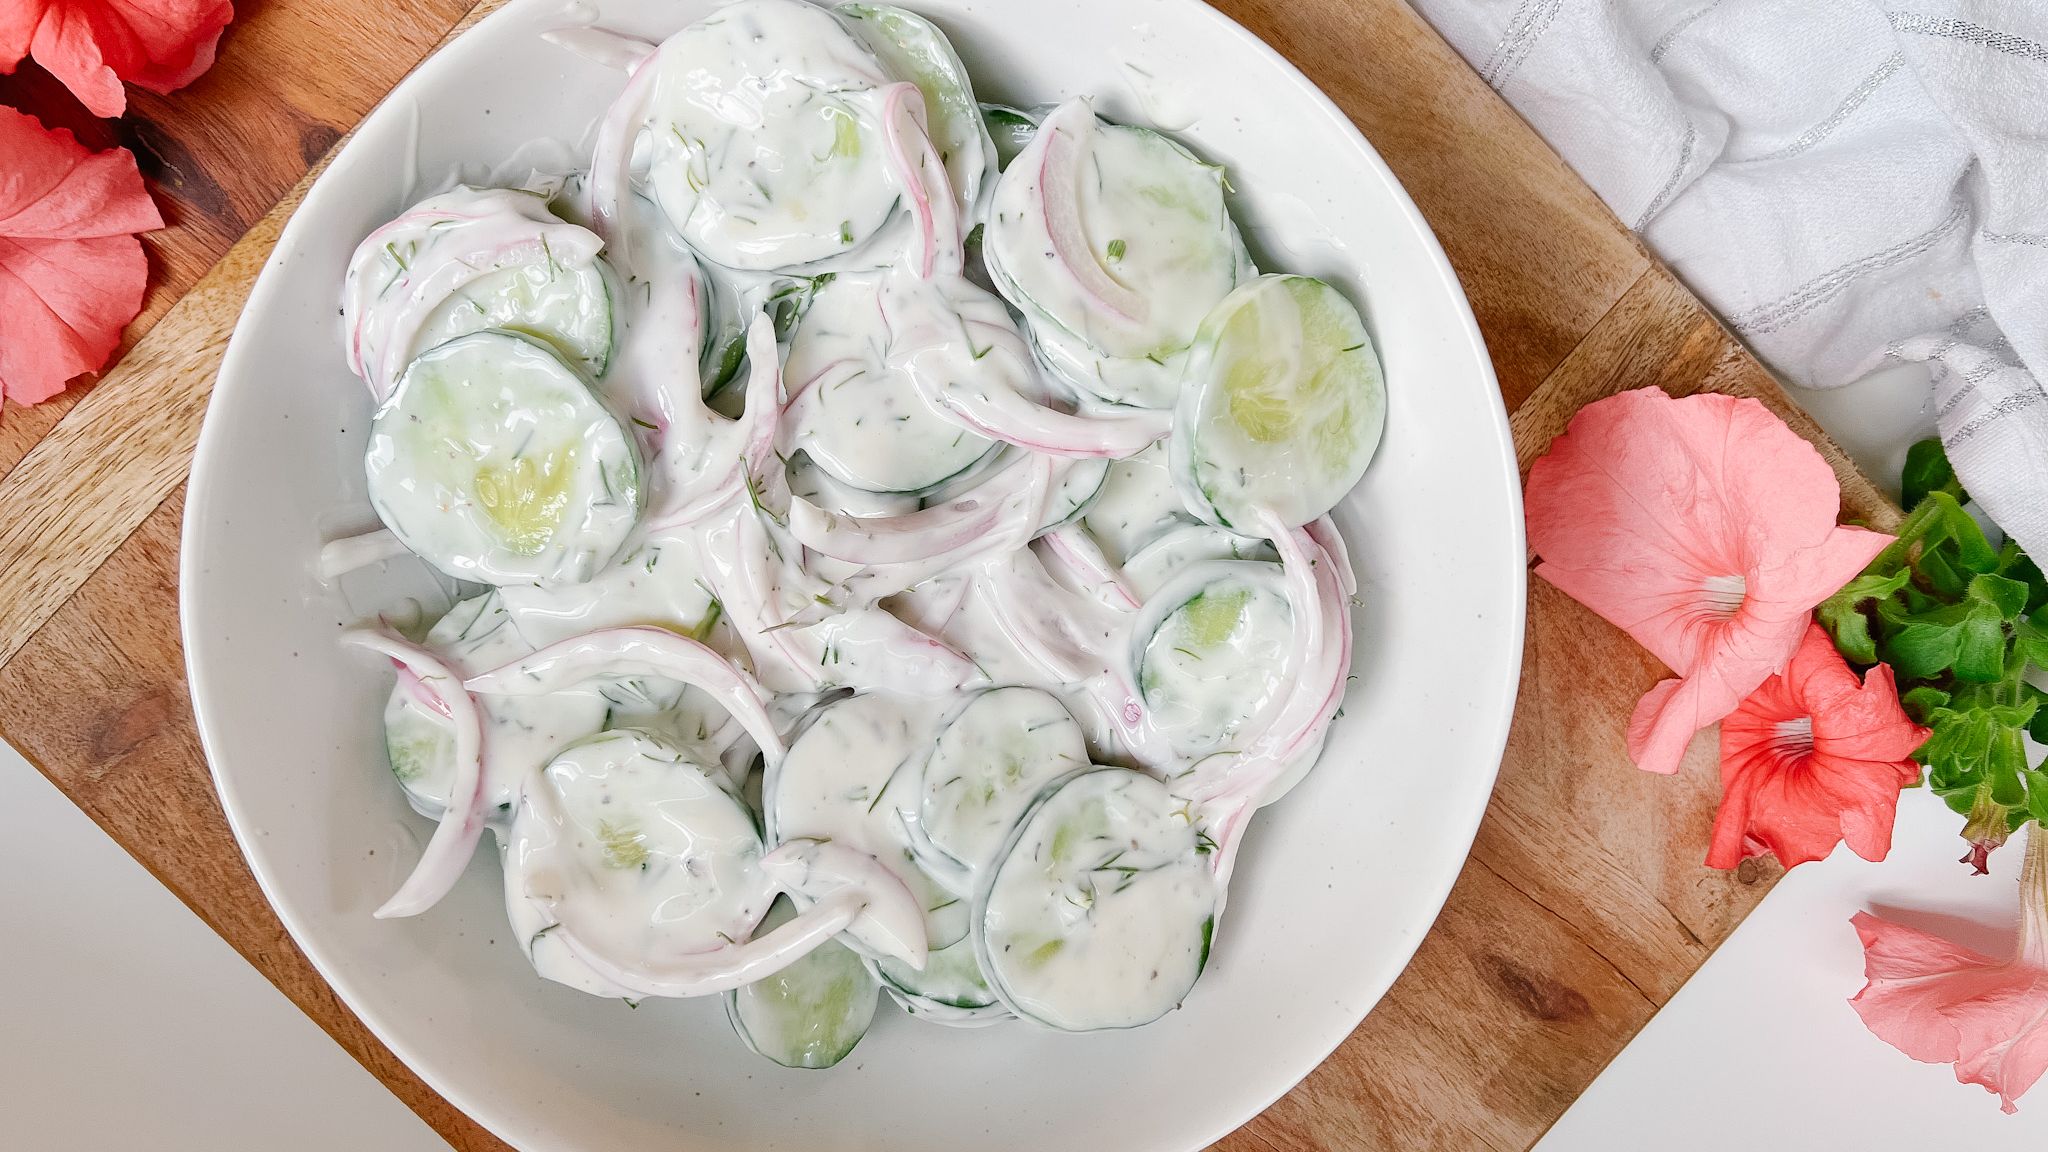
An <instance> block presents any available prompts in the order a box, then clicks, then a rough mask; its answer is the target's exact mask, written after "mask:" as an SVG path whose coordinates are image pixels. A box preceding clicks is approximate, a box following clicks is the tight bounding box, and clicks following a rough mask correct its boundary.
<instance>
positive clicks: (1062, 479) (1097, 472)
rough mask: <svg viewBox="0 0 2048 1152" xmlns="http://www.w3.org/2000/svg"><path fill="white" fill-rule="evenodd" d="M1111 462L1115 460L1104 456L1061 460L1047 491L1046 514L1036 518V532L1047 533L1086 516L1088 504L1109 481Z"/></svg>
mask: <svg viewBox="0 0 2048 1152" xmlns="http://www.w3.org/2000/svg"><path fill="white" fill-rule="evenodd" d="M1112 463H1114V461H1112V460H1110V459H1109V457H1107V456H1091V457H1086V458H1083V459H1079V460H1066V461H1063V462H1062V463H1061V465H1060V470H1059V473H1058V475H1057V477H1056V478H1055V479H1054V481H1053V486H1052V491H1050V492H1048V493H1046V496H1045V514H1044V515H1043V516H1040V517H1039V519H1038V531H1039V532H1050V531H1051V530H1053V529H1054V528H1057V527H1059V526H1060V525H1062V524H1071V523H1073V522H1074V521H1075V520H1078V519H1080V518H1081V517H1082V516H1084V515H1086V514H1087V512H1088V509H1089V507H1090V506H1092V505H1093V504H1094V503H1095V501H1096V500H1097V499H1098V498H1099V497H1100V496H1101V495H1102V486H1103V485H1104V484H1105V483H1107V482H1108V480H1109V469H1110V465H1111V464H1112Z"/></svg>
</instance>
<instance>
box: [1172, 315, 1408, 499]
mask: <svg viewBox="0 0 2048 1152" xmlns="http://www.w3.org/2000/svg"><path fill="white" fill-rule="evenodd" d="M1386 419H1387V388H1386V381H1385V379H1384V377H1382V375H1381V373H1380V360H1379V355H1378V354H1377V353H1376V352H1375V351H1374V350H1373V345H1372V337H1371V336H1370V335H1368V334H1367V332H1366V330H1365V321H1364V320H1362V319H1360V317H1359V315H1358V309H1357V308H1354V307H1352V304H1351V301H1349V300H1347V299H1345V298H1344V295H1343V293H1341V292H1338V291H1337V290H1336V289H1335V288H1332V287H1331V286H1330V285H1328V284H1326V283H1324V282H1323V281H1321V280H1317V279H1314V278H1312V277H1308V276H1261V277H1259V278H1258V279H1256V280H1253V281H1252V282H1250V283H1248V284H1246V285H1244V286H1243V287H1241V288H1239V289H1237V291H1235V292H1233V293H1231V294H1230V297H1229V298H1228V299H1226V300H1224V301H1223V303H1221V304H1219V305H1217V306H1216V310H1215V311H1214V312H1213V313H1211V314H1210V315H1209V318H1208V319H1206V320H1204V321H1203V322H1202V331H1201V335H1200V337H1199V338H1198V339H1197V340H1196V342H1195V347H1194V350H1193V352H1192V353H1191V354H1190V355H1189V358H1188V367H1187V376H1186V379H1185V381H1184V383H1183V385H1182V389H1181V394H1180V400H1179V403H1178V404H1177V406H1176V407H1175V409H1174V428H1173V437H1172V440H1171V443H1170V448H1169V456H1170V458H1171V460H1172V466H1173V478H1174V483H1175V485H1177V486H1178V487H1179V489H1180V493H1181V497H1182V499H1184V500H1186V501H1187V504H1188V507H1189V508H1190V509H1192V510H1194V511H1195V512H1196V513H1197V514H1198V515H1200V516H1201V517H1202V518H1203V519H1206V520H1208V521H1210V522H1211V523H1214V524H1221V525H1223V526H1224V527H1226V528H1229V527H1235V528H1240V529H1247V530H1255V529H1256V528H1257V525H1258V523H1259V519H1258V512H1259V510H1261V509H1263V510H1265V511H1268V512H1271V513H1272V514H1274V515H1276V516H1278V517H1279V518H1280V520H1281V521H1282V522H1283V523H1285V524H1288V525H1290V526H1296V525H1302V524H1307V523H1308V522H1310V521H1312V520H1314V519H1316V518H1317V517H1319V516H1321V515H1323V514H1324V513H1326V512H1328V511H1329V510H1330V509H1332V508H1334V507H1336V506H1337V502H1338V501H1340V500H1342V499H1344V497H1345V495H1346V494H1348V493H1349V492H1350V491H1351V489H1352V488H1353V487H1355V486H1356V485H1357V484H1358V480H1359V477H1361V476H1363V475H1364V474H1365V468H1366V465H1367V464H1370V463H1371V462H1372V457H1373V453H1374V452H1375V451H1376V450H1377V449H1378V448H1379V443H1380V433H1381V431H1382V429H1383V428H1384V427H1385V426H1386Z"/></svg>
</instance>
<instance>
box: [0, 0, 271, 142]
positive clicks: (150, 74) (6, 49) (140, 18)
mask: <svg viewBox="0 0 2048 1152" xmlns="http://www.w3.org/2000/svg"><path fill="white" fill-rule="evenodd" d="M27 9H28V11H26V12H21V13H16V14H14V15H13V16H12V17H10V18H8V20H7V21H6V22H0V59H5V58H6V57H7V55H8V54H9V53H13V54H14V58H15V59H16V60H19V59H20V54H19V53H18V52H15V49H14V46H15V44H16V43H17V42H20V43H25V44H26V46H27V50H28V51H31V52H33V53H34V55H35V58H36V62H37V63H39V64H41V65H42V66H43V67H44V68H46V69H48V70H49V71H50V74H51V75H53V76H55V77H57V78H58V79H59V80H62V81H63V82H64V85H65V87H67V88H69V89H71V91H72V93H73V94H74V95H76V96H77V97H78V99H79V102H80V103H82V104H84V105H85V106H86V107H87V108H88V109H90V110H91V111H92V113H93V114H94V115H96V116H119V115H120V114H121V113H122V112H124V111H126V110H127V106H128V95H127V93H126V92H125V91H124V90H123V89H122V87H121V82H122V81H124V80H126V81H129V82H131V83H134V84H138V85H140V86H142V87H144V88H147V89H149V90H151V91H153V92H170V91H173V90H175V89H177V88H182V87H184V86H185V85H186V84H189V83H191V82H192V81H193V80H195V79H197V78H198V76H199V74H200V73H202V72H204V71H206V69H207V68H209V67H211V66H212V64H213V58H214V53H215V50H216V48H217V46H218V45H219V42H220V36H221V32H222V30H223V29H225V28H226V27H227V25H228V23H229V22H230V21H231V20H233V19H234V16H235V10H234V5H233V3H232V2H231V0H43V2H42V3H30V4H29V5H27ZM25 28H27V29H32V32H28V33H26V34H25V31H24V29H25Z"/></svg>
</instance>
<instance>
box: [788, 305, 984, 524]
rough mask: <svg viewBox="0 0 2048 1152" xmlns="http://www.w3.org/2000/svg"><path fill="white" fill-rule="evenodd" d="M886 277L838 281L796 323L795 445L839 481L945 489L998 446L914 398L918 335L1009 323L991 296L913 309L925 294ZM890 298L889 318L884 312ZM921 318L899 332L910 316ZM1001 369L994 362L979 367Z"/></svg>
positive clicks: (958, 335) (870, 487)
mask: <svg viewBox="0 0 2048 1152" xmlns="http://www.w3.org/2000/svg"><path fill="white" fill-rule="evenodd" d="M894 279H895V278H894V277H891V276H889V275H887V274H857V275H841V276H835V277H833V278H832V279H831V280H830V281H829V282H827V283H825V284H823V285H821V286H820V287H819V288H818V290H817V291H816V292H815V293H814V294H813V295H812V297H811V300H810V306H809V307H808V308H807V309H806V310H805V311H804V314H803V317H802V319H800V320H798V321H797V325H796V331H795V332H794V334H793V335H792V336H791V338H790V345H789V358H788V362H787V364H785V366H784V368H783V376H784V379H785V380H787V381H788V384H787V388H788V391H789V394H790V396H791V397H792V402H791V403H792V408H793V410H794V411H793V412H792V417H793V418H794V420H795V432H794V443H795V445H796V447H798V448H800V449H802V450H803V451H804V452H805V453H806V454H807V455H809V456H810V458H811V459H812V461H813V462H815V463H816V464H817V465H818V467H819V468H820V469H822V470H824V471H825V472H826V473H827V474H829V475H831V476H832V477H833V478H834V479H836V480H838V481H840V482H841V483H844V484H848V485H851V486H853V487H855V488H861V489H865V490H867V491H870V492H917V491H921V490H923V489H927V488H931V487H933V486H935V485H938V484H940V483H943V482H944V481H945V480H947V479H948V478H950V477H952V476H954V475H955V474H957V473H960V472H962V471H965V470H966V469H968V468H970V467H972V466H973V465H974V464H975V463H976V462H977V461H979V460H981V459H982V458H984V457H986V456H988V455H989V454H990V453H991V452H993V451H995V449H996V442H995V441H993V440H990V439H988V438H986V437H983V436H979V435H976V434H975V433H973V432H969V431H967V430H965V429H963V428H961V427H960V426H959V425H958V424H956V423H954V422H952V421H951V420H948V419H946V418H945V417H943V416H941V415H940V414H939V413H937V412H936V411H934V410H933V409H932V408H931V407H930V406H929V405H927V404H926V403H925V402H924V400H923V399H922V398H921V397H920V396H919V395H918V392H917V386H916V385H915V384H914V383H913V382H912V380H911V377H910V374H909V372H908V371H907V370H906V367H905V365H906V359H907V356H908V355H910V354H913V353H915V351H916V349H915V348H914V347H911V346H910V344H909V338H910V337H911V335H912V334H913V333H916V332H923V333H925V334H926V335H929V336H931V337H932V338H934V339H941V340H943V339H953V340H961V339H965V338H966V337H965V335H964V333H965V329H964V327H963V325H964V323H965V322H966V321H968V320H970V319H971V320H974V321H977V322H984V323H993V324H1000V325H1002V326H1004V327H1008V326H1009V325H1010V319H1009V316H1008V314H1007V313H1005V312H1004V309H1003V306H1002V302H1001V301H999V300H997V299H995V298H994V297H986V296H981V295H980V294H978V293H976V294H974V295H973V296H972V297H967V296H963V297H962V299H960V300H959V301H957V302H955V301H949V302H948V304H949V306H950V305H951V304H955V303H957V305H958V306H959V307H960V309H961V311H960V312H959V313H958V314H932V309H931V308H918V307H915V302H916V300H917V298H919V297H921V296H922V295H924V294H922V293H916V292H912V291H909V290H908V287H909V286H907V285H902V284H897V283H893V282H892V281H893V280H894ZM885 299H886V302H887V306H888V308H889V312H890V313H893V315H892V314H885V312H884V307H885ZM913 314H915V315H916V316H918V317H920V319H918V320H916V321H914V322H912V323H910V324H908V325H905V327H904V329H903V330H900V331H899V330H898V329H897V327H896V326H895V324H894V323H892V321H894V322H896V323H902V322H903V321H904V320H905V318H906V316H909V315H913ZM974 363H975V364H976V365H977V366H981V365H986V366H987V369H986V370H988V371H992V372H993V371H1003V370H1005V369H1004V368H1003V367H1001V366H1000V365H999V364H998V362H997V358H996V357H987V358H984V359H982V360H979V361H974Z"/></svg>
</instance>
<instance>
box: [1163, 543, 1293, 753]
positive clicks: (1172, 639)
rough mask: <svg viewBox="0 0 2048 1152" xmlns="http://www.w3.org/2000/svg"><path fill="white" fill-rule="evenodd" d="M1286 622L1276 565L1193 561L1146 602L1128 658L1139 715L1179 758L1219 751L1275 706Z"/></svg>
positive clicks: (1289, 623) (1287, 636) (1281, 688)
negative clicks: (1140, 698) (1139, 704)
mask: <svg viewBox="0 0 2048 1152" xmlns="http://www.w3.org/2000/svg"><path fill="white" fill-rule="evenodd" d="M1293 623H1294V613H1293V611H1292V609H1290V608H1289V606H1288V603H1287V588H1286V584H1285V582H1284V581H1283V579H1282V576H1281V570H1280V565H1278V564H1269V563H1261V562H1258V561H1244V560H1209V561H1201V562H1197V563H1194V564H1190V565H1188V566H1187V567H1186V568H1184V569H1182V570H1181V572H1179V573H1178V574H1176V575H1175V576H1174V577H1173V578H1172V579H1170V580H1168V581H1167V582H1166V583H1165V584H1164V585H1162V586H1161V587H1160V588H1159V589H1158V590H1157V591H1155V592H1154V593H1152V595H1150V596H1149V597H1147V599H1146V601H1145V606H1144V608H1142V609H1140V610H1139V613H1138V618H1137V621H1136V622H1135V624H1134V625H1133V627H1132V633H1131V637H1132V639H1131V643H1132V648H1133V652H1132V654H1131V659H1132V663H1133V664H1134V665H1135V666H1136V668H1137V681H1138V691H1139V692H1140V693H1141V694H1142V695H1143V697H1144V700H1145V710H1146V714H1147V716H1148V717H1149V718H1150V720H1151V722H1152V725H1153V726H1154V727H1155V728H1157V729H1159V731H1160V732H1162V733H1163V734H1165V736H1166V738H1167V741H1168V742H1169V743H1170V744H1172V745H1173V748H1174V750H1175V751H1176V752H1179V753H1180V754H1182V755H1184V756H1200V755H1203V754H1205V753H1208V752H1213V751H1216V750H1217V749H1219V748H1222V747H1224V746H1225V745H1226V744H1227V743H1229V742H1230V740H1231V738H1232V737H1233V736H1235V735H1237V734H1238V732H1240V731H1241V730H1243V729H1244V728H1245V726H1246V725H1247V724H1248V723H1250V722H1251V721H1253V720H1254V719H1255V718H1257V717H1259V716H1262V715H1264V714H1265V713H1266V711H1267V710H1268V709H1269V708H1271V707H1274V706H1276V705H1277V703H1278V702H1279V700H1280V698H1281V696H1282V695H1283V693H1284V692H1285V689H1286V685H1285V684H1284V683H1283V680H1282V676H1283V674H1284V670H1285V669H1286V667H1287V663H1288V645H1289V643H1290V642H1291V641H1292V639H1293V635H1294V632H1293Z"/></svg>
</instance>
